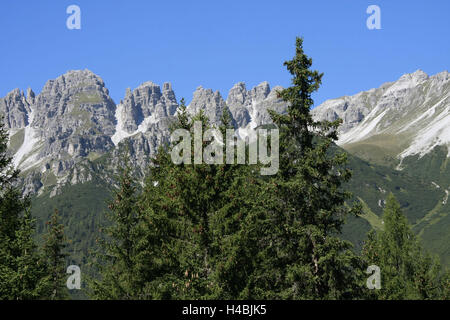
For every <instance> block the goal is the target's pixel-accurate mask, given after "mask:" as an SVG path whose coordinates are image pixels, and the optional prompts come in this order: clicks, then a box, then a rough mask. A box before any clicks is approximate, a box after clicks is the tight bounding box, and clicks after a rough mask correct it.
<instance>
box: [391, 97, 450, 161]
mask: <svg viewBox="0 0 450 320" xmlns="http://www.w3.org/2000/svg"><path fill="white" fill-rule="evenodd" d="M440 145H446V146H447V148H448V154H447V157H450V106H448V107H447V108H446V109H445V110H444V111H443V112H442V113H441V114H440V115H439V116H438V117H436V118H435V119H434V120H433V121H432V122H431V123H430V124H428V125H427V126H426V127H425V128H424V129H422V130H420V131H419V132H418V133H417V135H416V138H415V139H414V141H413V142H412V144H411V145H410V146H409V147H408V148H407V149H406V150H405V151H403V152H402V153H401V154H400V155H399V157H400V158H406V157H408V156H412V155H416V154H419V157H420V158H421V157H423V156H424V155H425V154H427V153H428V152H430V151H431V150H433V149H434V148H435V147H436V146H440Z"/></svg>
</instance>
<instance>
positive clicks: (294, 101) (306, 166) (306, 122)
mask: <svg viewBox="0 0 450 320" xmlns="http://www.w3.org/2000/svg"><path fill="white" fill-rule="evenodd" d="M284 65H285V66H286V67H287V69H288V71H289V72H290V73H291V74H292V86H291V87H289V88H287V89H284V90H282V91H280V92H279V97H280V98H281V99H283V100H284V101H285V102H286V103H287V112H286V113H285V114H277V113H275V112H273V111H270V115H271V117H272V119H273V122H274V123H275V125H276V126H277V128H278V129H279V131H280V140H279V141H280V151H279V155H280V164H279V171H278V173H277V174H275V175H273V176H268V177H265V178H263V179H256V178H253V177H251V176H247V177H246V178H244V179H242V186H241V188H240V189H239V190H241V191H240V192H238V191H237V190H235V191H233V193H234V197H233V198H234V199H239V200H235V203H236V205H235V208H233V209H232V211H234V210H236V209H238V210H240V214H239V216H240V217H241V219H242V220H241V221H240V224H241V226H242V227H241V228H240V229H239V230H237V233H235V234H238V235H239V237H238V238H237V239H236V242H235V249H239V250H238V251H236V254H235V255H234V256H235V258H234V259H235V260H234V261H233V260H231V261H230V263H229V268H230V269H229V270H228V273H229V274H232V273H235V272H238V273H239V268H241V269H242V268H243V267H244V266H245V268H243V269H244V270H245V272H246V277H245V278H244V275H242V277H241V279H246V280H245V281H243V282H242V284H241V285H239V286H238V288H237V290H242V291H241V294H240V296H242V297H246V298H263V299H265V298H269V299H351V298H355V297H360V296H361V295H362V290H363V286H362V285H363V276H364V275H363V273H362V271H363V265H364V263H363V261H362V260H361V259H360V258H359V257H358V256H357V255H355V254H354V253H353V252H352V251H351V248H352V245H351V244H350V243H349V242H347V241H344V240H341V239H340V238H339V237H338V235H339V233H340V232H341V228H342V225H343V223H344V221H345V217H346V216H347V215H349V214H353V215H356V214H357V213H359V210H360V206H359V205H354V206H352V207H349V206H348V205H347V204H346V201H347V200H348V199H349V197H350V194H349V193H348V192H347V191H345V190H343V189H342V185H343V183H345V182H346V181H348V180H349V179H350V176H351V175H350V171H349V170H348V169H347V168H346V157H345V154H343V153H335V152H334V153H333V152H331V150H330V148H331V146H332V142H333V141H336V140H337V132H336V129H337V128H338V125H339V121H335V122H328V121H315V120H313V118H312V116H311V113H310V109H311V107H312V106H313V99H312V97H311V95H312V93H313V92H314V91H316V90H317V89H318V88H319V86H320V83H321V78H322V74H319V73H318V72H317V71H312V70H310V67H311V65H312V60H311V59H310V58H308V57H307V56H306V55H305V53H304V51H303V40H302V39H301V38H297V40H296V52H295V56H294V58H293V59H292V60H290V61H287V62H285V63H284ZM239 208H240V209H239ZM243 244H244V245H243ZM251 255H254V257H253V259H251ZM235 283H236V282H235ZM243 285H244V286H243Z"/></svg>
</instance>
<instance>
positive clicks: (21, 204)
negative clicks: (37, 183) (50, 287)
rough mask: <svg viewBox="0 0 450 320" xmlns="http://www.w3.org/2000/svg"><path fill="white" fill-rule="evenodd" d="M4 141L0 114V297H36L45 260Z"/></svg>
mask: <svg viewBox="0 0 450 320" xmlns="http://www.w3.org/2000/svg"><path fill="white" fill-rule="evenodd" d="M7 141H8V134H7V132H6V130H5V129H4V124H3V118H0V299H9V300H30V299H39V298H42V297H43V295H44V289H45V279H44V278H45V276H46V273H45V272H46V268H45V263H44V262H43V260H42V257H41V255H40V253H39V251H38V248H37V246H36V244H35V242H34V240H33V235H34V232H35V219H33V218H32V217H31V214H30V209H29V208H30V201H29V199H28V198H26V197H25V198H24V197H22V194H21V192H20V191H19V190H18V189H17V187H15V183H16V182H17V177H18V175H19V171H18V170H14V169H13V166H12V159H11V157H10V156H9V155H8V153H7Z"/></svg>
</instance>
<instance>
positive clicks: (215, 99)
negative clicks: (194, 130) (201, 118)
mask: <svg viewBox="0 0 450 320" xmlns="http://www.w3.org/2000/svg"><path fill="white" fill-rule="evenodd" d="M224 108H225V100H223V98H222V95H221V94H220V92H219V91H215V92H213V91H212V89H205V88H203V87H202V86H199V87H197V89H196V90H195V91H194V94H193V98H192V101H191V103H190V104H189V106H188V108H187V111H188V112H189V113H191V114H197V113H198V112H200V110H203V111H204V112H205V114H206V116H207V117H208V118H209V119H210V121H211V123H213V124H218V123H219V122H220V118H221V117H222V113H223V109H224Z"/></svg>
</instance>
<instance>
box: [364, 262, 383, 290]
mask: <svg viewBox="0 0 450 320" xmlns="http://www.w3.org/2000/svg"><path fill="white" fill-rule="evenodd" d="M366 273H367V274H370V275H371V276H370V277H369V278H367V281H366V285H367V288H368V289H370V290H373V289H377V290H379V289H381V270H380V267H379V266H376V265H371V266H369V267H367V270H366Z"/></svg>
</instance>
